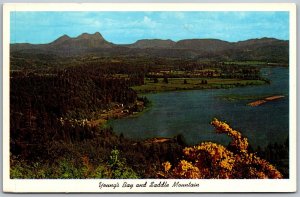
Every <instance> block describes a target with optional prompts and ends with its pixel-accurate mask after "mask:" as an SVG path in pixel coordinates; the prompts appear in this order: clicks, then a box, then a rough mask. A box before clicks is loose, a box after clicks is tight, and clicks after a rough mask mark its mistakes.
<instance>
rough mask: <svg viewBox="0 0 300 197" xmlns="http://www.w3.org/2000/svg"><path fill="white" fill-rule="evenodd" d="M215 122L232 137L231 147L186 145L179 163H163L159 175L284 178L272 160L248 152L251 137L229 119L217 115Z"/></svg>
mask: <svg viewBox="0 0 300 197" xmlns="http://www.w3.org/2000/svg"><path fill="white" fill-rule="evenodd" d="M211 124H212V125H213V126H214V127H215V128H216V131H217V133H225V134H227V135H228V136H230V137H231V138H232V142H231V144H230V145H231V147H233V148H234V149H233V150H228V149H227V148H226V147H224V146H223V145H220V144H216V143H213V142H202V143H200V144H199V145H196V146H193V147H186V148H184V149H183V157H184V158H185V159H182V160H180V161H179V163H178V164H177V165H174V167H173V168H172V165H171V164H170V162H165V163H163V164H162V167H163V171H161V172H159V173H158V176H160V177H163V178H186V179H191V178H198V179H210V178H215V179H241V178H248V179H263V178H273V179H276V178H282V175H281V173H280V172H279V171H278V170H277V169H276V168H275V167H274V166H273V165H271V164H270V163H269V162H267V161H266V160H264V159H261V158H259V157H258V156H256V154H255V153H249V152H248V145H249V143H248V139H247V138H245V137H243V136H242V134H241V133H240V132H238V131H236V130H234V129H232V128H231V127H230V126H229V125H228V124H227V123H225V122H222V121H219V120H217V119H214V120H213V121H212V122H211Z"/></svg>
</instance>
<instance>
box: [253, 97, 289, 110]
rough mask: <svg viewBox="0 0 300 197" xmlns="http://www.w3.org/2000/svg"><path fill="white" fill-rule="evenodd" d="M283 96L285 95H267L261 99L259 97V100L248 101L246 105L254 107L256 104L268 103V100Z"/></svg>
mask: <svg viewBox="0 0 300 197" xmlns="http://www.w3.org/2000/svg"><path fill="white" fill-rule="evenodd" d="M284 97H285V96H283V95H274V96H269V97H266V98H263V99H260V100H256V101H253V102H250V103H248V104H247V105H248V106H251V107H256V106H259V105H262V104H264V103H268V102H270V101H274V100H279V99H281V98H284Z"/></svg>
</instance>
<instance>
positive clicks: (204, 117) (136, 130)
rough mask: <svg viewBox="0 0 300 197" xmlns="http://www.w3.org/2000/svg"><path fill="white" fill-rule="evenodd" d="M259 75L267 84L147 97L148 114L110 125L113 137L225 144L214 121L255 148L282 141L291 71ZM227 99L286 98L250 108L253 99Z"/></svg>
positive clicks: (285, 131)
mask: <svg viewBox="0 0 300 197" xmlns="http://www.w3.org/2000/svg"><path fill="white" fill-rule="evenodd" d="M261 72H262V74H263V75H265V76H266V77H267V78H269V79H271V84H270V85H262V86H249V87H242V88H232V89H213V90H193V91H179V92H163V93H157V94H146V96H147V97H148V99H150V100H151V101H152V103H153V106H152V107H151V109H150V110H149V111H147V112H145V113H144V114H142V115H141V116H139V117H135V118H132V117H131V118H130V117H129V118H124V119H118V120H114V121H112V122H111V123H110V124H111V126H112V127H113V129H114V131H115V132H116V133H123V134H124V136H126V137H129V138H133V139H145V138H151V137H173V136H176V135H178V134H183V136H184V137H185V140H186V141H187V142H188V143H189V144H191V145H192V144H197V143H199V142H201V141H214V142H218V143H222V144H224V145H227V144H228V143H229V140H230V139H229V137H227V136H225V135H224V134H216V133H215V131H214V128H213V127H212V126H211V125H210V122H211V120H212V119H213V118H214V117H216V118H218V119H220V120H226V121H227V122H228V123H229V124H230V125H231V126H232V127H233V128H234V129H236V130H238V131H241V132H242V134H243V135H244V136H246V137H248V138H249V141H250V144H251V145H252V146H254V147H256V146H257V145H260V146H265V145H267V144H268V143H269V142H279V143H281V142H283V141H284V140H285V139H287V138H288V135H289V97H288V94H289V73H288V72H289V70H288V68H282V67H276V68H263V69H262V71H261ZM228 95H241V96H251V95H254V96H255V95H266V96H268V95H284V96H285V98H283V99H280V100H277V101H273V102H269V103H266V104H263V105H260V106H257V107H250V106H247V105H246V104H247V103H249V102H251V101H253V99H252V100H235V101H229V100H228V99H224V96H225V97H226V96H228ZM254 100H256V99H254Z"/></svg>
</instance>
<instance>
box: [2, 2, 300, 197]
mask: <svg viewBox="0 0 300 197" xmlns="http://www.w3.org/2000/svg"><path fill="white" fill-rule="evenodd" d="M11 11H289V13H290V39H289V40H290V46H289V47H290V67H289V69H290V94H289V98H290V102H289V105H290V108H289V109H290V113H289V123H290V135H289V139H290V168H289V170H290V173H289V174H290V178H289V179H282V180H274V179H266V180H253V179H247V180H246V179H238V180H233V179H230V180H223V179H222V180H215V179H206V180H202V179H196V180H195V179H192V180H188V179H180V180H179V179H178V180H175V179H167V180H165V179H137V180H133V179H124V180H120V179H115V180H114V179H88V180H85V179H69V180H63V179H54V180H53V179H52V180H50V179H30V180H29V179H10V177H9V166H10V165H9V156H10V152H9V66H8V65H9V46H10V45H9V42H10V12H11ZM296 95H297V94H296V5H295V4H292V3H239V4H237V3H218V4H210V3H98V4H94V3H92V4H86V3H84V4H82V3H77V4H66V3H53V4H52V3H51V4H49V3H47V4H45V3H31V4H30V3H12V4H4V7H3V190H4V191H6V192H118V193H123V192H188V193H189V192H294V191H296V175H297V173H296V139H297V138H296V109H297V108H296ZM160 181H161V182H164V181H165V182H166V184H169V187H155V188H154V187H149V185H150V184H151V182H155V183H159V182H160ZM101 182H102V183H105V184H117V183H118V185H119V187H115V188H111V187H102V188H100V187H99V184H100V183H101ZM124 182H126V183H130V184H133V185H134V186H135V185H136V184H144V183H145V182H147V187H144V188H141V187H133V188H132V189H130V188H128V187H122V186H123V184H124ZM174 182H180V184H188V183H190V182H191V183H197V184H199V186H197V187H172V186H173V184H174Z"/></svg>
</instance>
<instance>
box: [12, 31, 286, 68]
mask: <svg viewBox="0 0 300 197" xmlns="http://www.w3.org/2000/svg"><path fill="white" fill-rule="evenodd" d="M10 52H11V54H14V53H18V54H19V55H20V54H23V53H25V54H27V55H28V54H33V53H35V54H36V53H38V54H54V55H59V56H73V55H85V54H95V55H97V56H109V55H123V56H124V55H125V56H126V55H130V56H135V55H136V56H143V55H147V56H154V57H183V58H197V59H216V60H224V61H227V60H230V61H244V60H248V61H249V60H256V61H267V62H283V63H287V62H288V59H289V42H288V41H286V40H278V39H275V38H258V39H250V40H245V41H239V42H227V41H223V40H218V39H185V40H180V41H177V42H174V41H172V40H162V39H143V40H138V41H136V42H135V43H133V44H126V45H119V44H114V43H111V42H108V41H107V40H105V39H104V38H103V36H102V35H101V34H100V33H99V32H96V33H94V34H88V33H83V34H81V35H79V36H78V37H75V38H71V37H69V36H67V35H63V36H61V37H59V38H58V39H56V40H54V41H53V42H51V43H49V44H29V43H18V44H11V45H10Z"/></svg>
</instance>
